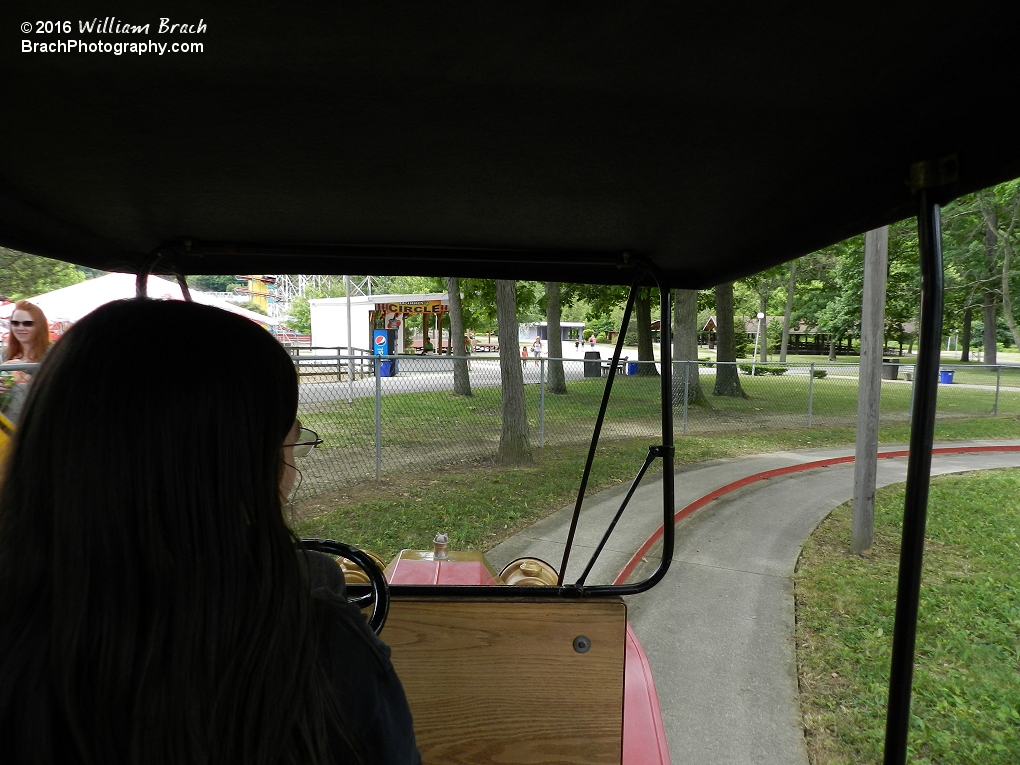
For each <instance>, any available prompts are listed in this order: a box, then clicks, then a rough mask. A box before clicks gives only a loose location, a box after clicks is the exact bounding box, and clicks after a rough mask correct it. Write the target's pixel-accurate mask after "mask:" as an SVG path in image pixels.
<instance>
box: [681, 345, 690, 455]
mask: <svg viewBox="0 0 1020 765" xmlns="http://www.w3.org/2000/svg"><path fill="white" fill-rule="evenodd" d="M690 398H691V362H690V359H688V360H686V361H684V418H683V428H682V429H681V431H680V435H683V436H686V435H687V402H688V401H689V400H690Z"/></svg>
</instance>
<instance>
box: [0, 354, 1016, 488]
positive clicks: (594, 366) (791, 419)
mask: <svg viewBox="0 0 1020 765" xmlns="http://www.w3.org/2000/svg"><path fill="white" fill-rule="evenodd" d="M323 350H325V349H319V351H317V352H316V353H313V354H305V355H301V356H297V357H295V365H296V368H297V370H298V373H299V379H300V381H301V384H300V399H299V404H298V416H299V417H300V419H301V421H302V424H304V425H305V426H306V427H309V428H311V429H312V430H315V431H316V432H317V433H318V434H319V436H320V437H321V438H322V439H323V444H322V446H320V447H319V448H317V449H315V450H313V451H312V453H311V454H310V455H308V457H306V458H303V459H302V461H301V466H300V467H301V472H302V482H301V485H300V487H299V490H298V494H297V497H296V498H298V499H308V498H311V497H315V496H318V495H321V494H325V493H329V492H333V491H337V490H338V489H342V488H343V487H345V486H350V485H353V484H356V483H361V482H363V481H366V480H371V479H374V478H377V477H381V476H382V475H384V474H395V473H402V472H403V473H419V472H427V471H431V472H435V471H437V470H442V468H443V467H445V466H449V465H451V464H455V463H457V462H467V461H472V460H476V459H479V458H487V457H492V456H493V455H495V454H496V451H497V449H498V447H499V438H500V429H501V426H502V423H501V416H502V408H501V397H502V387H501V382H502V381H501V376H500V366H499V359H498V357H495V356H477V355H476V356H471V357H469V358H466V359H464V360H465V361H466V362H467V364H468V366H469V370H468V376H469V380H470V384H471V395H470V396H455V395H454V394H453V377H454V372H453V368H454V364H455V363H456V361H457V359H455V358H451V357H450V356H433V355H428V356H387V357H372V356H369V355H368V354H367V352H357V353H356V354H354V355H340V354H336V353H332V354H330V353H323V352H322V351H323ZM596 355H597V352H596ZM557 363H559V364H561V365H562V368H563V378H564V381H565V388H566V392H565V393H561V392H556V391H554V389H553V387H552V383H551V381H550V378H551V377H552V374H551V372H552V366H553V365H554V364H557ZM521 364H522V372H523V378H524V399H525V407H526V410H527V420H528V429H529V433H530V438H531V442H532V446H534V447H543V446H550V445H565V444H576V445H583V444H587V443H588V441H589V440H590V439H591V434H592V431H593V429H594V425H595V419H596V417H597V414H598V411H599V406H600V404H601V401H602V395H603V391H604V390H605V385H606V379H607V374H608V371H609V365H610V362H609V360H606V359H601V358H591V359H582V358H566V359H559V360H550V359H547V358H540V359H535V358H528V359H521ZM34 367H35V365H25V364H6V365H0V383H3V384H2V385H0V406H2V405H4V404H6V405H7V406H6V408H7V410H8V413H9V414H13V415H15V416H16V413H15V412H13V411H12V409H13V408H14V407H15V406H16V405H17V402H18V401H20V400H21V399H22V398H23V397H22V396H19V395H18V393H19V391H18V390H17V388H18V386H17V384H16V377H15V372H16V371H17V372H21V371H34ZM659 369H660V366H659V364H657V363H651V362H642V363H637V362H634V361H631V360H630V359H626V358H625V359H623V360H622V361H621V362H620V366H619V368H618V370H617V378H616V381H615V383H614V386H613V392H612V397H611V399H610V402H609V407H608V410H607V413H606V420H605V423H604V425H603V430H602V438H603V439H634V438H647V439H649V443H654V442H657V441H658V440H659V439H660V433H661V430H660V428H661V424H660V418H661V408H660V398H661V396H660V387H659ZM913 373H914V367H913V365H912V364H901V363H887V364H884V365H883V375H882V376H883V378H884V379H883V384H882V402H881V418H882V421H883V422H884V423H891V422H907V421H908V420H909V417H910V402H911V396H912V393H913V385H912V382H913ZM939 376H940V382H941V383H942V384H941V385H940V386H939V395H938V416H939V418H940V419H948V418H970V417H985V416H995V415H1008V416H1014V417H1015V416H1020V367H1012V366H1001V365H1000V366H982V365H973V364H967V365H949V366H943V367H942V370H941V371H940V373H939ZM857 378H858V367H857V365H856V364H841V363H835V362H818V363H814V364H777V363H764V364H762V363H757V362H747V361H741V362H737V363H736V364H732V363H730V364H726V363H714V362H713V363H708V362H674V372H673V401H672V404H673V408H674V424H675V436H676V437H678V438H680V437H683V436H684V435H704V434H710V433H723V432H749V431H756V430H775V429H784V428H786V429H789V428H812V427H846V426H853V425H854V423H855V422H856V416H857ZM21 392H23V391H21ZM721 392H726V393H728V394H730V395H718V394H719V393H721Z"/></svg>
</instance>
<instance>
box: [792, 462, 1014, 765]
mask: <svg viewBox="0 0 1020 765" xmlns="http://www.w3.org/2000/svg"><path fill="white" fill-rule="evenodd" d="M1018 491H1020V470H1016V469H1013V470H1000V471H989V472H981V473H975V474H969V475H960V476H942V477H937V478H934V479H933V480H932V484H931V492H930V498H929V506H930V507H932V508H937V509H938V512H931V513H929V516H928V528H927V532H926V542H925V577H924V583H923V587H922V588H921V603H920V609H919V611H920V613H919V619H918V633H917V654H916V660H915V670H914V692H913V703H912V710H911V712H912V714H911V732H910V749H911V754H910V755H909V757H908V759H909V760H910V761H911V762H917V763H940V765H942V764H944V765H953V764H955V763H960V764H961V765H962V763H974V762H980V763H982V764H983V765H984V764H988V765H1007V764H1012V763H1016V762H1017V761H1018V760H1020V695H1018V693H1017V679H1016V678H1017V675H1016V673H1017V662H1018V659H1020V654H1018V649H1017V646H1020V586H1018V583H1017V580H1016V571H1017V568H1018V567H1020V522H1018V518H1017V514H1016V502H1015V498H1016V496H1017V492H1018ZM903 501H904V488H903V486H902V485H900V486H895V487H888V488H885V489H880V490H879V491H878V493H877V495H876V502H875V546H874V548H873V551H872V555H871V557H870V558H860V557H858V556H854V555H851V554H850V553H849V548H850V543H849V540H850V519H851V508H850V503H847V504H845V505H842V506H840V507H839V508H837V509H836V510H835V511H833V513H832V514H831V515H830V517H829V518H828V519H827V520H826V521H824V522H823V523H822V524H821V525H820V526H819V528H818V529H817V530H816V532H815V533H814V534H813V535H812V537H811V539H810V540H809V541H808V543H807V544H805V546H804V551H803V553H802V555H801V559H800V563H799V565H798V570H797V574H796V596H797V646H798V664H799V665H800V666H799V673H800V687H801V702H802V706H803V709H804V720H805V724H806V727H807V740H808V745H809V749H810V750H811V754H812V761H814V762H819V763H843V762H847V763H849V762H854V763H856V762H879V761H880V760H881V756H880V752H881V748H882V743H883V733H884V722H885V705H886V693H887V683H888V672H889V661H890V653H891V638H892V631H893V621H894V608H895V600H896V567H897V564H898V558H899V544H900V535H901V525H902V523H901V519H902V514H903Z"/></svg>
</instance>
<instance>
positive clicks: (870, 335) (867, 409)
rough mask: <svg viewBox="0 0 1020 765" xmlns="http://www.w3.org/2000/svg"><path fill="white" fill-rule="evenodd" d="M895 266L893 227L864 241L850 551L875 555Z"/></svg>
mask: <svg viewBox="0 0 1020 765" xmlns="http://www.w3.org/2000/svg"><path fill="white" fill-rule="evenodd" d="M888 261H889V227H888V226H883V227H882V228H879V229H875V230H874V231H869V232H868V233H867V234H865V236H864V296H863V301H862V302H863V305H862V306H861V364H860V369H859V372H858V385H857V450H856V460H855V462H854V502H853V518H852V522H851V534H850V549H851V551H852V552H853V553H854V554H856V555H864V554H867V553H868V552H869V551H870V550H871V545H872V542H873V541H874V533H875V479H876V474H877V472H878V415H879V404H880V402H881V397H882V354H883V353H884V351H885V348H884V341H885V334H884V332H883V327H884V325H885V280H886V268H887V264H888Z"/></svg>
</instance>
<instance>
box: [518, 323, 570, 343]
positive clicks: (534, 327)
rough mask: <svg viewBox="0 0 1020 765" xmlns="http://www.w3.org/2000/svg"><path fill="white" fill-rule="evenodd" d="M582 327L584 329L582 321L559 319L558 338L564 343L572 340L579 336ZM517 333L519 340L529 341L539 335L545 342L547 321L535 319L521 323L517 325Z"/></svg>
mask: <svg viewBox="0 0 1020 765" xmlns="http://www.w3.org/2000/svg"><path fill="white" fill-rule="evenodd" d="M582 329H584V322H583V321H561V322H560V338H561V339H562V340H563V342H565V343H566V342H568V341H569V342H573V341H574V338H579V337H580V336H581V330H582ZM517 335H518V337H519V338H520V341H521V342H526V343H530V342H532V341H533V340H534V339H535V338H536V337H540V338H542V342H543V343H546V342H548V341H549V322H545V321H537V322H528V323H526V324H521V325H519V327H518V330H517Z"/></svg>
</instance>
